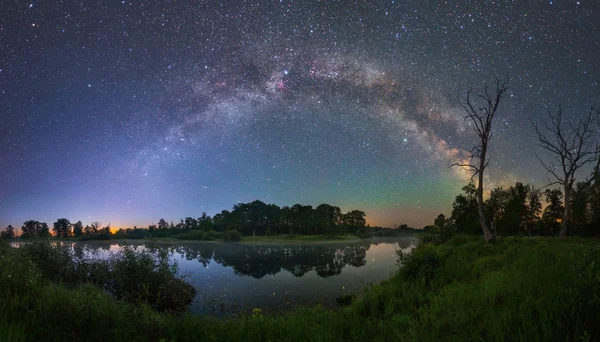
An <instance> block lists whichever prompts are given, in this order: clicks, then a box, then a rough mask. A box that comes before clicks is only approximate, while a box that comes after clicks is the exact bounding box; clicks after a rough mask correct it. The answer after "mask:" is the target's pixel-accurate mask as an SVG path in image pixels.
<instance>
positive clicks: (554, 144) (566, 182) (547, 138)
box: [530, 106, 600, 236]
mask: <svg viewBox="0 0 600 342" xmlns="http://www.w3.org/2000/svg"><path fill="white" fill-rule="evenodd" d="M593 113H598V110H596V109H595V108H594V107H593V106H592V107H590V109H589V111H588V112H587V113H586V115H585V116H584V117H583V118H582V119H580V120H579V123H578V124H577V126H575V125H573V124H572V123H571V122H567V127H565V126H564V123H563V119H562V108H561V107H560V106H559V107H558V111H557V113H556V115H555V114H553V113H552V111H551V110H550V109H549V108H548V117H549V119H550V122H549V123H548V122H544V123H543V124H544V127H543V128H544V129H540V126H539V124H537V123H535V122H533V121H532V120H530V121H531V123H532V124H533V127H534V129H535V133H536V134H537V137H538V143H539V146H540V147H541V148H543V149H544V150H546V151H548V152H550V153H551V154H553V155H554V157H553V158H552V160H550V161H549V162H544V160H543V159H542V158H540V156H539V155H538V154H537V153H536V155H535V156H536V157H537V159H538V160H539V161H540V163H541V164H542V166H543V167H544V169H546V171H548V174H549V177H548V182H549V184H548V185H547V186H552V185H560V186H562V187H563V192H564V196H565V197H564V202H565V203H564V211H563V217H562V221H561V227H560V236H565V235H566V234H567V228H568V224H569V220H570V217H569V215H570V212H571V195H572V190H573V184H574V183H575V174H576V173H577V170H579V169H580V168H582V167H583V166H584V165H586V164H588V163H592V162H593V161H595V160H597V158H598V153H599V152H600V148H599V145H598V144H597V143H596V144H594V141H593V138H594V131H593V129H592V127H591V126H592V122H593ZM599 162H600V160H599ZM596 166H597V165H596ZM591 181H592V178H590V179H588V180H587V183H590V182H591Z"/></svg>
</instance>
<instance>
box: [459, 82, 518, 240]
mask: <svg viewBox="0 0 600 342" xmlns="http://www.w3.org/2000/svg"><path fill="white" fill-rule="evenodd" d="M509 81H510V80H509V78H508V77H506V79H504V80H500V79H499V78H498V77H496V92H495V94H491V93H490V92H489V90H488V87H487V86H486V87H484V88H483V92H482V93H479V94H477V98H478V99H479V100H478V101H477V100H476V101H474V100H473V99H472V98H471V92H472V91H473V89H470V90H469V91H468V92H467V94H466V98H465V101H464V102H463V101H459V102H460V105H461V106H462V107H463V109H464V110H465V112H466V113H467V115H466V116H465V120H467V121H470V122H471V123H472V124H473V130H474V131H475V133H476V134H477V136H478V138H479V141H478V143H477V144H476V145H475V146H473V147H472V148H471V149H465V150H466V151H467V152H468V153H469V156H468V159H469V162H467V163H464V162H459V163H455V164H452V166H458V167H461V168H464V169H466V170H467V171H470V172H472V176H471V180H472V179H473V178H475V177H476V176H478V177H479V178H478V183H477V210H478V214H479V224H480V225H481V229H482V230H483V236H484V238H485V241H486V242H492V241H494V240H495V238H496V231H495V229H494V223H493V220H489V219H488V218H486V215H485V210H484V201H483V190H484V173H485V169H486V168H487V167H488V165H489V163H490V159H489V158H488V157H487V149H488V145H489V142H490V140H491V138H492V122H493V121H494V117H495V116H496V112H497V111H498V106H499V105H500V100H501V99H502V97H503V96H504V94H505V93H506V91H507V90H508V83H509Z"/></svg>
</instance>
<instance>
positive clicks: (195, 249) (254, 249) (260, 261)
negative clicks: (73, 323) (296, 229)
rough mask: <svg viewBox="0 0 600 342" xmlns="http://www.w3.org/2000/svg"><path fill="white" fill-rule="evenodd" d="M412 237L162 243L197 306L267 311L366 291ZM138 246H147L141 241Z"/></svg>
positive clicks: (111, 246)
mask: <svg viewBox="0 0 600 342" xmlns="http://www.w3.org/2000/svg"><path fill="white" fill-rule="evenodd" d="M412 241H413V238H412V237H401V238H373V239H368V240H361V241H359V242H344V243H314V244H263V245H261V244H253V245H247V244H218V243H210V242H183V243H180V244H173V243H159V247H161V248H166V249H168V251H169V253H170V258H171V260H173V261H176V262H177V264H178V266H179V270H180V272H181V273H182V274H184V275H185V277H186V280H187V281H188V282H190V283H191V284H192V285H193V286H194V287H195V288H196V297H195V299H194V302H193V304H192V307H191V311H192V312H193V313H197V314H208V315H213V316H227V315H230V314H235V313H239V312H248V311H250V310H251V309H252V308H261V309H262V310H263V311H265V312H272V311H286V310H289V309H292V308H294V307H299V306H309V305H316V304H321V305H323V306H326V307H336V306H337V302H336V298H338V297H341V296H344V295H349V294H360V293H362V292H363V291H364V289H365V288H366V287H368V286H370V285H373V284H377V283H379V282H381V281H383V280H385V279H388V278H389V277H390V276H391V275H393V274H394V272H396V270H397V269H398V266H397V263H396V262H397V254H396V251H397V250H400V249H402V250H403V251H409V250H410V249H411V248H412ZM131 244H132V245H134V246H136V247H141V248H143V247H144V245H143V244H141V243H135V242H132V243H131ZM74 248H75V250H76V252H79V253H82V252H83V253H86V254H87V253H93V254H95V255H98V256H100V257H102V256H103V255H108V253H114V252H117V251H119V250H120V249H121V248H122V243H121V242H79V243H75V244H74Z"/></svg>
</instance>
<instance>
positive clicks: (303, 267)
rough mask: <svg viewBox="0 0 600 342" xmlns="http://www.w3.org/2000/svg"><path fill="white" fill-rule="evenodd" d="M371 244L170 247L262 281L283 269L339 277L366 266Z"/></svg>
mask: <svg viewBox="0 0 600 342" xmlns="http://www.w3.org/2000/svg"><path fill="white" fill-rule="evenodd" d="M369 245H370V244H369V243H356V244H351V245H293V246H265V245H263V246H250V245H240V244H226V245H217V244H188V245H179V246H170V247H169V248H171V249H172V250H173V252H175V253H178V254H181V255H183V256H185V258H186V259H187V260H198V262H200V263H201V264H202V265H203V266H204V267H206V266H207V265H208V264H209V263H210V261H211V260H213V261H215V262H217V263H218V264H220V265H222V266H226V267H231V268H232V269H233V270H234V272H235V273H236V274H238V275H247V276H251V277H254V278H256V279H260V278H262V277H264V276H266V275H275V274H277V273H279V272H280V271H281V270H282V269H283V270H286V271H289V272H290V273H291V274H293V275H294V276H296V277H302V276H303V275H304V274H306V273H307V272H309V271H312V270H314V271H315V272H316V273H317V274H318V275H319V276H320V277H323V278H325V277H329V276H333V275H338V274H340V273H341V272H342V269H343V268H344V266H346V265H350V266H354V267H360V266H363V265H365V263H366V252H367V250H368V249H369Z"/></svg>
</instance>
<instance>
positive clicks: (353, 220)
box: [342, 210, 367, 230]
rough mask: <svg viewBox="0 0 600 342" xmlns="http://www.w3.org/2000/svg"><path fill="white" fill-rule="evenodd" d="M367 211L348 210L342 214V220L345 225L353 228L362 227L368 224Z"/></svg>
mask: <svg viewBox="0 0 600 342" xmlns="http://www.w3.org/2000/svg"><path fill="white" fill-rule="evenodd" d="M365 216H366V215H365V212H364V211H360V210H352V211H350V212H347V213H346V214H344V215H343V216H342V221H343V222H344V224H345V225H347V226H349V227H351V228H353V230H356V228H362V227H364V226H366V225H367V220H365Z"/></svg>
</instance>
